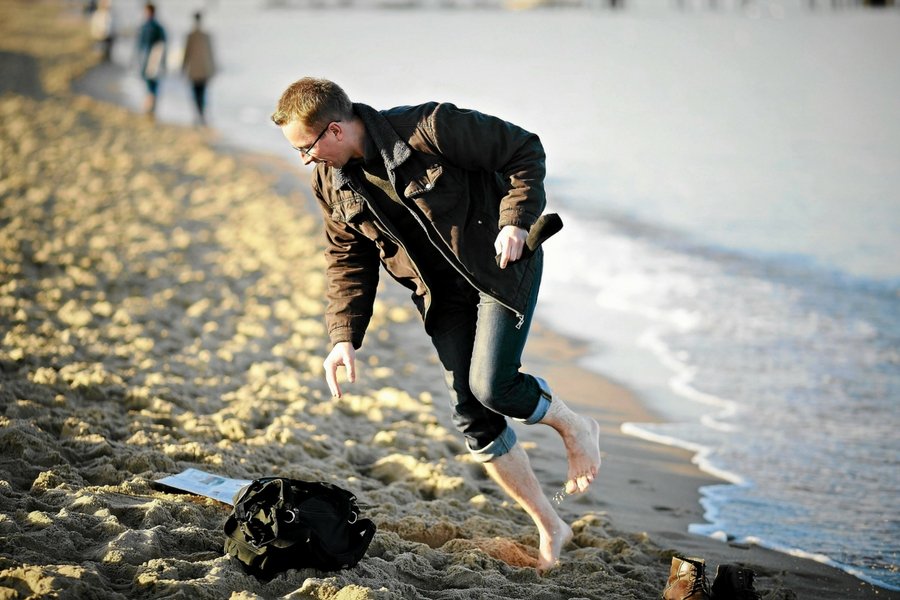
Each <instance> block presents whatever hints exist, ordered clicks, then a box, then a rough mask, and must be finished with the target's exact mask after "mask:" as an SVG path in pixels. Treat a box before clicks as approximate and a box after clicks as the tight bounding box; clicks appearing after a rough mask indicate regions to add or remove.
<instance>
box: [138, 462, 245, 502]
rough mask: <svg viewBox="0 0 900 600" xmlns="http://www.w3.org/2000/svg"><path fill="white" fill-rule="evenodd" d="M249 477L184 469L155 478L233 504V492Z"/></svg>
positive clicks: (166, 484)
mask: <svg viewBox="0 0 900 600" xmlns="http://www.w3.org/2000/svg"><path fill="white" fill-rule="evenodd" d="M250 482H251V480H250V479H231V478H230V477H222V476H221V475H216V474H215V473H207V472H206V471H201V470H200V469H186V470H184V471H182V472H181V473H178V474H176V475H169V476H168V477H163V478H162V479H157V480H156V483H160V484H162V485H165V486H168V487H171V488H175V489H176V490H182V491H185V492H190V493H192V494H198V495H200V496H206V497H208V498H212V499H214V500H218V501H219V502H224V503H225V504H232V505H233V504H234V502H233V499H234V496H235V494H237V493H238V491H240V489H241V488H242V487H244V486H245V485H248V484H250Z"/></svg>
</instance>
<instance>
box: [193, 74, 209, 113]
mask: <svg viewBox="0 0 900 600" xmlns="http://www.w3.org/2000/svg"><path fill="white" fill-rule="evenodd" d="M191 91H192V92H193V94H194V106H196V107H197V114H198V115H200V116H201V117H202V116H203V114H204V112H205V111H206V81H195V82H193V83H192V84H191Z"/></svg>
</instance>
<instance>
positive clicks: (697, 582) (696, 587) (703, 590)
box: [686, 573, 710, 600]
mask: <svg viewBox="0 0 900 600" xmlns="http://www.w3.org/2000/svg"><path fill="white" fill-rule="evenodd" d="M698 592H699V593H700V597H701V598H703V600H707V598H709V597H710V591H709V583H708V582H707V581H706V577H705V576H704V575H703V574H702V573H697V575H696V576H695V577H694V580H693V581H692V582H691V589H690V590H688V595H687V596H686V598H692V597H693V596H694V594H696V593H698Z"/></svg>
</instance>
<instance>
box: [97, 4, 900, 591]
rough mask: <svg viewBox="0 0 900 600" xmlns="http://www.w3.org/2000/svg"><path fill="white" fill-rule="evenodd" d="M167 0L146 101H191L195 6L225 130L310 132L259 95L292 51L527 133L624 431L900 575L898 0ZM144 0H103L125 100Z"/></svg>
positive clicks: (165, 104)
mask: <svg viewBox="0 0 900 600" xmlns="http://www.w3.org/2000/svg"><path fill="white" fill-rule="evenodd" d="M156 4H157V6H158V8H159V11H158V16H159V20H160V21H161V23H162V24H163V25H164V26H165V27H166V29H167V31H168V34H169V42H170V43H169V56H168V63H169V67H170V68H169V72H168V75H167V77H166V78H165V79H164V81H163V83H162V92H161V94H162V95H161V100H160V104H159V111H158V118H159V119H160V120H162V121H166V122H171V123H181V124H186V125H190V124H192V122H193V119H194V116H193V113H192V110H191V105H190V102H189V92H188V88H187V85H186V84H185V82H184V81H183V79H181V78H180V76H179V74H178V71H179V60H180V52H181V50H182V48H183V41H184V37H185V35H186V34H187V32H188V30H189V29H190V26H191V15H192V14H193V12H194V11H197V10H201V11H203V13H204V15H205V16H204V19H205V25H206V27H207V29H208V30H209V32H210V33H211V34H212V36H213V43H214V49H215V53H216V59H217V63H218V68H219V72H218V74H217V76H216V77H215V78H214V79H213V80H212V82H211V84H210V86H209V92H208V93H209V109H208V110H209V114H208V117H209V126H210V127H211V128H212V129H214V130H215V132H216V133H217V135H219V136H220V138H221V139H222V140H223V141H224V142H225V143H228V144H233V145H234V146H236V147H239V148H243V149H247V150H251V151H255V152H264V153H269V154H271V155H273V156H276V157H281V158H287V159H290V160H297V157H296V156H295V154H294V153H293V152H292V151H291V150H290V148H289V147H288V146H287V143H286V142H285V141H284V139H283V137H282V136H281V133H280V131H279V130H278V129H277V128H276V127H275V126H274V125H272V124H271V123H270V122H269V120H268V119H269V115H270V114H271V112H272V110H273V108H274V104H275V101H276V100H277V98H278V96H279V95H280V93H281V91H282V90H283V89H284V88H285V87H286V86H287V85H288V84H290V83H291V82H292V81H294V80H296V79H298V78H300V77H302V76H307V75H312V76H320V77H327V78H329V79H332V80H334V81H337V82H338V83H339V84H341V85H342V87H344V89H345V90H346V91H347V92H348V94H349V95H350V96H351V98H352V99H354V100H357V101H361V102H365V103H367V104H370V105H372V106H375V107H377V108H387V107H391V106H397V105H402V104H416V103H419V102H424V101H429V100H441V101H447V102H453V103H455V104H457V105H458V106H462V107H467V108H475V109H478V110H480V111H482V112H486V113H490V114H495V115H498V116H501V117H503V118H505V119H507V120H510V121H512V122H515V123H517V124H519V125H521V126H523V127H525V128H527V129H529V130H531V131H534V132H536V133H538V134H539V135H540V137H541V139H542V141H543V143H544V146H545V148H546V151H547V180H546V188H547V194H548V210H550V211H555V212H558V213H559V214H560V215H561V216H562V218H563V221H564V223H565V227H564V229H563V231H562V233H560V234H559V235H557V236H556V237H554V238H552V239H551V240H549V241H548V242H547V244H546V246H545V250H546V254H545V256H546V265H545V275H544V284H543V286H542V290H541V303H540V306H539V309H538V314H537V318H538V319H540V320H541V321H543V322H544V323H546V324H548V325H549V326H551V327H553V328H554V329H556V330H558V331H559V332H561V333H563V334H566V335H570V336H575V337H577V338H578V339H580V340H583V341H585V342H588V343H589V346H590V348H591V352H590V354H589V356H587V357H586V358H585V359H584V365H583V366H585V367H586V368H589V369H594V370H596V371H598V372H599V373H601V374H603V375H604V376H606V377H609V378H611V379H613V380H615V381H617V382H619V383H621V384H623V385H625V386H627V387H628V388H630V389H632V390H633V391H635V392H636V393H637V394H639V396H640V397H641V398H642V399H643V400H644V401H645V402H646V403H647V404H648V406H649V407H650V408H651V409H652V410H653V411H654V412H655V413H656V414H657V415H658V416H659V420H658V422H654V423H626V424H624V425H623V430H624V431H625V432H626V433H628V434H631V435H635V436H639V437H642V438H646V439H649V440H653V441H656V442H659V443H663V444H670V445H673V446H679V447H684V448H687V449H690V450H692V451H694V452H695V462H697V464H698V465H699V466H700V467H701V468H702V469H704V470H705V471H707V472H709V473H711V474H713V475H716V476H718V477H720V478H721V480H722V483H721V484H718V485H712V486H708V487H705V488H703V489H702V490H701V492H702V504H703V507H704V509H705V520H704V522H703V523H697V524H694V525H692V526H691V531H693V532H694V533H697V534H700V535H709V536H715V537H718V538H722V539H728V540H737V541H746V542H753V543H757V544H760V545H763V546H766V547H769V548H773V549H777V550H780V551H783V552H786V553H792V554H797V555H801V556H806V557H809V558H813V559H816V560H819V561H822V562H826V563H829V564H832V565H834V566H836V567H839V568H841V569H844V570H846V571H848V572H850V573H852V574H853V575H855V576H857V577H858V578H860V579H863V580H865V581H868V582H871V583H873V584H876V585H878V586H880V587H882V588H885V589H889V590H900V566H898V562H900V561H898V552H900V510H898V504H900V503H898V498H900V435H898V431H900V410H898V405H900V9H898V8H897V7H888V8H881V9H879V8H872V7H863V6H860V5H855V4H852V3H848V2H847V1H846V0H836V1H835V2H832V1H831V0H828V1H827V2H825V1H823V0H792V1H789V0H784V1H778V0H746V1H743V0H718V1H715V0H713V1H712V2H708V1H706V0H683V1H682V2H678V1H677V0H672V2H666V1H665V0H641V1H638V0H625V1H624V2H620V3H619V5H620V6H619V7H618V8H611V7H610V6H608V5H607V4H605V3H602V2H598V1H597V0H588V1H586V2H584V3H578V2H572V3H566V2H563V1H559V2H555V3H553V5H552V6H550V5H539V6H538V5H533V4H532V3H530V2H528V1H526V0H515V2H514V3H513V0H510V3H507V4H503V3H502V2H501V0H383V1H382V2H376V1H375V0H367V1H364V0H303V1H292V0H268V1H266V0H195V1H193V2H192V1H190V0H187V1H185V0H158V1H157V3H156ZM141 5H142V3H141V2H138V1H137V0H116V1H115V2H114V9H115V11H116V19H117V29H118V31H119V32H120V36H119V38H118V41H117V44H116V47H115V50H114V55H113V58H114V61H115V64H116V66H117V67H118V73H120V76H119V77H118V79H116V83H115V85H116V86H118V87H117V90H116V93H118V94H119V95H120V97H121V98H122V99H123V101H124V102H126V103H129V104H131V105H132V106H133V107H134V108H135V109H138V108H139V106H140V102H141V96H142V94H143V84H142V82H141V81H140V80H139V79H138V78H137V76H136V71H135V67H134V64H135V53H134V40H133V37H132V36H133V33H134V30H135V28H136V26H137V24H138V22H139V20H140V17H141ZM298 170H299V171H300V175H301V176H304V177H305V175H303V172H302V171H303V168H302V167H300V166H299V161H298ZM596 401H597V402H598V403H599V402H602V398H598V399H597V400H596Z"/></svg>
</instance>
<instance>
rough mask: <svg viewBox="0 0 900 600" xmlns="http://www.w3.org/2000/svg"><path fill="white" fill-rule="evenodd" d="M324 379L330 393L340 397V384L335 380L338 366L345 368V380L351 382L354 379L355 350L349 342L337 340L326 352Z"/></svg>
mask: <svg viewBox="0 0 900 600" xmlns="http://www.w3.org/2000/svg"><path fill="white" fill-rule="evenodd" d="M323 366H324V367H325V381H327V382H328V388H329V389H330V390H331V395H332V396H334V397H336V398H340V397H341V386H339V385H338V381H337V370H338V367H341V366H343V367H344V368H345V369H347V381H349V382H350V383H353V382H354V381H356V350H354V349H353V344H351V343H350V342H338V343H337V344H335V345H334V348H332V349H331V352H329V353H328V356H327V357H326V358H325V363H324V365H323Z"/></svg>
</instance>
